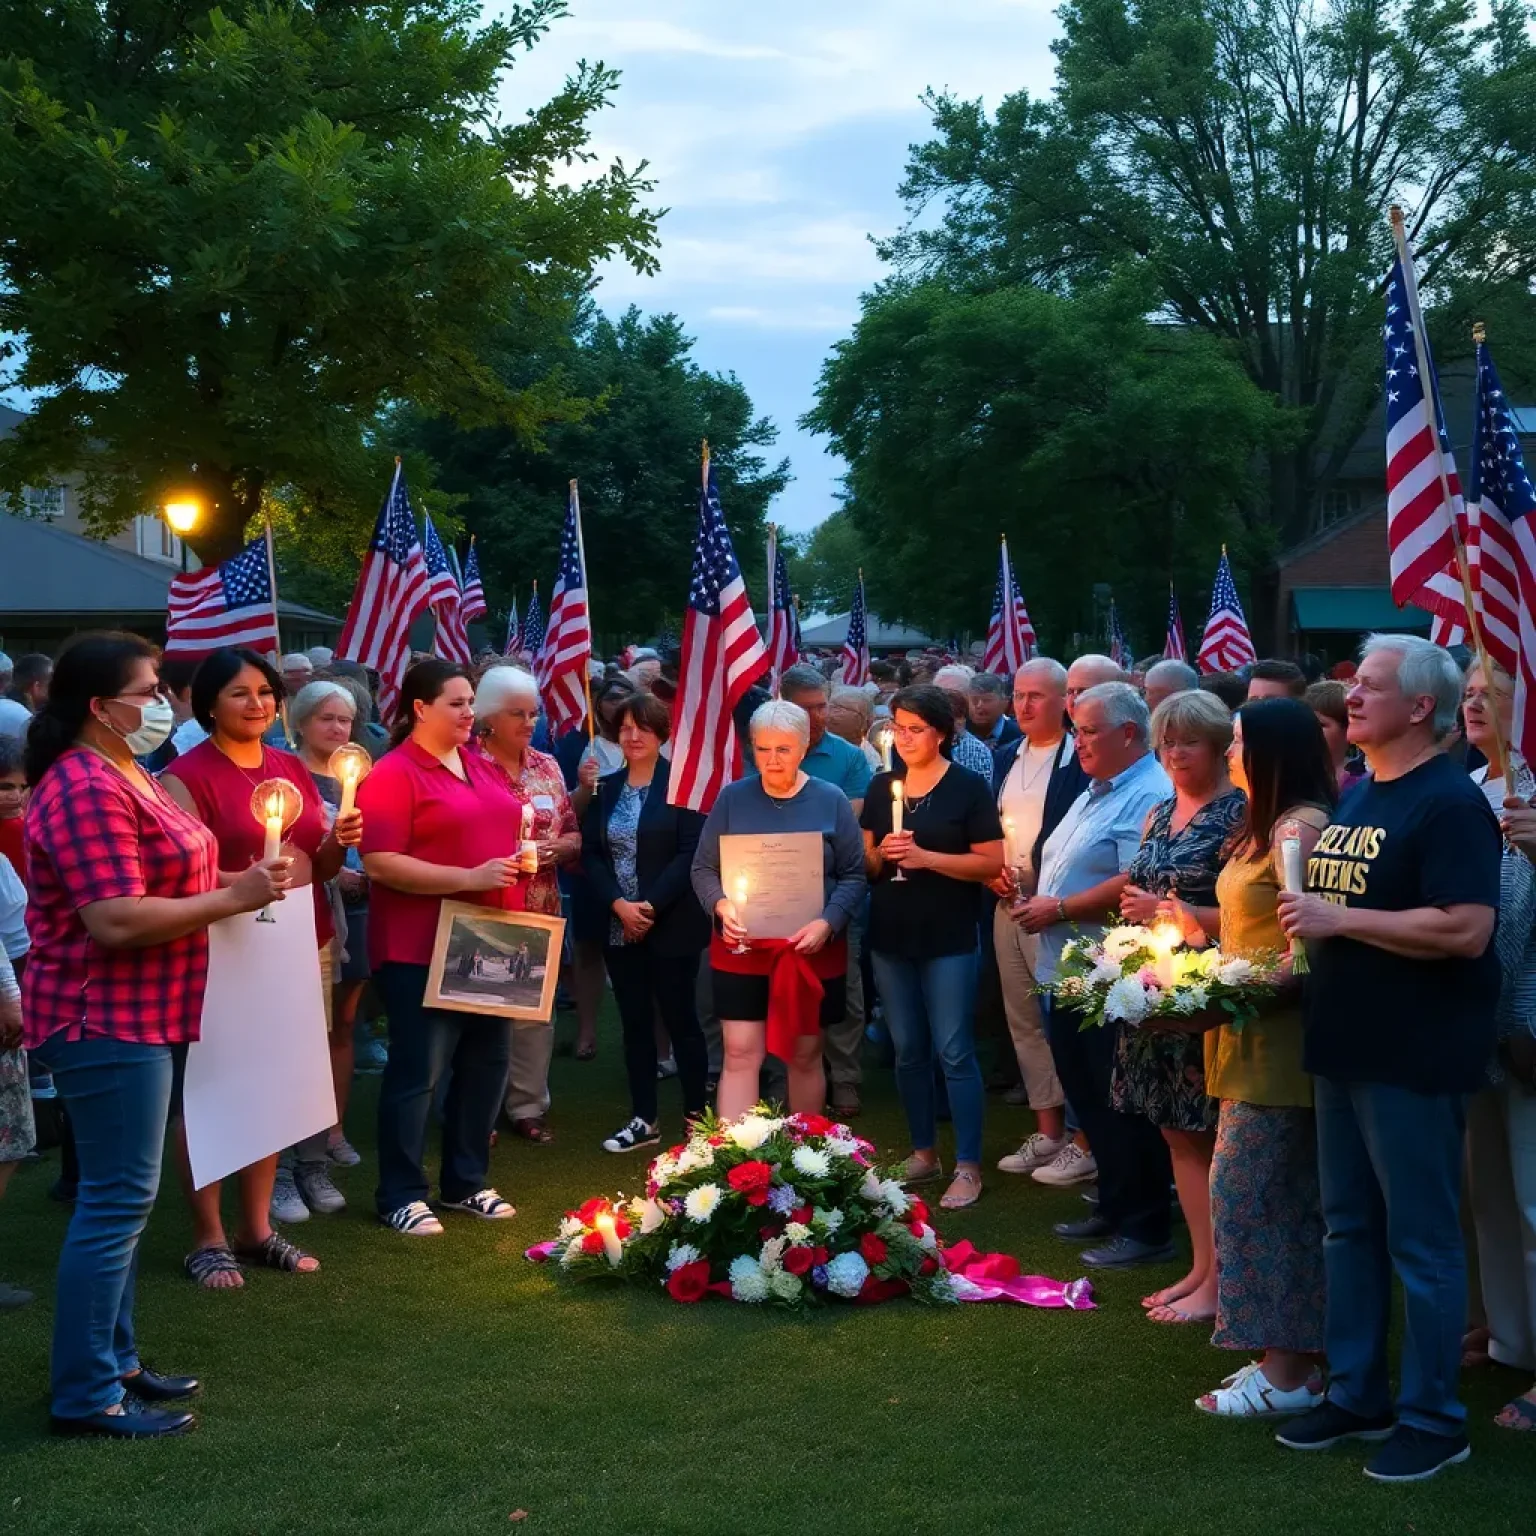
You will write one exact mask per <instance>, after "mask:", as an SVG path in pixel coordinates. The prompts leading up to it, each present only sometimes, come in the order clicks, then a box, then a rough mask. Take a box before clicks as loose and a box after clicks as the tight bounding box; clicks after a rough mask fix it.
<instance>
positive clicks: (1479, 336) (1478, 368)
mask: <svg viewBox="0 0 1536 1536" xmlns="http://www.w3.org/2000/svg"><path fill="white" fill-rule="evenodd" d="M1487 341H1488V327H1487V326H1486V325H1484V324H1483V322H1482V321H1481V320H1477V321H1474V322H1473V325H1472V345H1473V347H1474V348H1475V349H1476V350H1475V351H1474V353H1473V357H1474V360H1475V361H1474V365H1473V366H1474V370H1475V372H1476V374H1477V385H1476V388H1475V390H1474V401H1476V400H1478V399H1481V398H1482V362H1483V356H1482V353H1483V347H1484V346H1485V345H1486V344H1487ZM1474 409H1475V405H1474ZM1514 638H1515V671H1514V675H1513V676H1512V677H1511V678H1510V683H1511V684H1512V685H1513V684H1515V683H1516V682H1517V680H1518V678H1519V676H1520V626H1519V625H1516V626H1515V637H1514ZM1482 664H1483V681H1484V683H1486V684H1487V687H1488V697H1489V698H1490V699H1492V700H1493V701H1494V704H1495V705H1496V704H1497V702H1498V701H1497V699H1496V698H1495V697H1494V688H1493V675H1492V674H1491V673H1490V672H1489V671H1488V660H1487V658H1486V656H1484V657H1482ZM1491 718H1492V720H1493V735H1494V740H1495V741H1497V742H1498V744H1499V762H1500V765H1502V766H1505V767H1507V766H1508V761H1509V760H1508V755H1507V751H1506V745H1507V744H1506V742H1505V740H1504V735H1503V732H1501V731H1500V730H1499V712H1498V709H1497V708H1494V709H1493V711H1492V716H1491ZM1504 793H1505V795H1506V796H1509V795H1514V794H1515V793H1516V791H1515V787H1514V781H1513V779H1512V777H1511V776H1510V775H1509V774H1508V773H1506V774H1505V777H1504Z"/></svg>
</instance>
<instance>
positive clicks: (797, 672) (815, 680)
mask: <svg viewBox="0 0 1536 1536" xmlns="http://www.w3.org/2000/svg"><path fill="white" fill-rule="evenodd" d="M830 689H831V684H830V683H829V682H828V680H827V678H826V675H825V674H824V673H823V672H822V671H821V670H820V668H818V667H813V666H811V665H810V664H809V663H807V662H803V661H797V662H796V663H795V664H794V666H792V667H785V669H784V675H783V676H782V677H781V678H780V679H779V693H780V695H781V696H788V695H789V694H791V693H828V694H829V693H830Z"/></svg>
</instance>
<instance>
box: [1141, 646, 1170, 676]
mask: <svg viewBox="0 0 1536 1536" xmlns="http://www.w3.org/2000/svg"><path fill="white" fill-rule="evenodd" d="M1172 660H1173V658H1172V657H1171V656H1164V655H1163V653H1162V652H1161V651H1153V653H1152V654H1151V655H1150V656H1143V657H1142V658H1141V660H1140V661H1138V662H1137V663H1136V665H1135V668H1134V670H1135V671H1137V672H1140V673H1141V675H1142V676H1143V677H1145V676H1146V675H1147V673H1148V672H1150V671H1151V670H1152V668H1153V667H1155V666H1156V665H1157V664H1158V662H1160V661H1172Z"/></svg>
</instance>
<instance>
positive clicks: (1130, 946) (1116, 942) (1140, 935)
mask: <svg viewBox="0 0 1536 1536" xmlns="http://www.w3.org/2000/svg"><path fill="white" fill-rule="evenodd" d="M1150 937H1151V936H1150V935H1149V934H1148V933H1147V930H1146V929H1145V928H1134V927H1131V926H1130V925H1128V924H1122V925H1121V926H1120V927H1118V928H1111V929H1110V930H1109V932H1108V933H1106V934H1105V935H1104V939H1103V943H1102V944H1101V945H1100V948H1101V949H1102V951H1103V954H1104V958H1105V960H1113V961H1116V962H1118V961H1121V960H1128V959H1130V957H1131V956H1132V955H1134V954H1135V953H1136V951H1137V950H1138V949H1146V948H1147V947H1148V943H1149V940H1150Z"/></svg>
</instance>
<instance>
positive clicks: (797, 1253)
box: [784, 1246, 816, 1275]
mask: <svg viewBox="0 0 1536 1536" xmlns="http://www.w3.org/2000/svg"><path fill="white" fill-rule="evenodd" d="M815 1262H816V1255H815V1254H814V1253H812V1252H811V1250H810V1249H809V1248H806V1247H799V1246H797V1247H794V1248H786V1249H785V1250H784V1268H785V1269H787V1270H788V1271H789V1272H790V1274H792V1275H803V1274H804V1273H805V1272H806V1271H807V1270H808V1269H809V1268H810V1267H811V1265H812V1264H814V1263H815Z"/></svg>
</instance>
